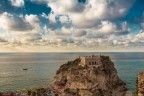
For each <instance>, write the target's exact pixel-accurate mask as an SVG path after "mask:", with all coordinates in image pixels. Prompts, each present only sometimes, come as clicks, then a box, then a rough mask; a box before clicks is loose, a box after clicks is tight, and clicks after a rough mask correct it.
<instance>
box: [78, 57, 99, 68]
mask: <svg viewBox="0 0 144 96" xmlns="http://www.w3.org/2000/svg"><path fill="white" fill-rule="evenodd" d="M80 59H81V62H80V65H81V66H83V67H84V66H88V67H98V65H101V64H102V62H101V57H100V56H82V57H80Z"/></svg>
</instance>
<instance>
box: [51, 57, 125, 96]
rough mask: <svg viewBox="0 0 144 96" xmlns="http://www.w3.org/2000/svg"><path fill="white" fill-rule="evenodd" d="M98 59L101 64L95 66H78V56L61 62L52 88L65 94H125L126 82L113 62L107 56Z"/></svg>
mask: <svg viewBox="0 0 144 96" xmlns="http://www.w3.org/2000/svg"><path fill="white" fill-rule="evenodd" d="M100 60H101V62H102V64H101V65H99V66H95V67H90V66H80V63H81V59H80V58H77V59H75V60H74V61H69V62H68V63H66V64H63V65H62V66H60V68H59V70H57V73H56V75H55V77H54V88H55V89H57V90H58V91H59V92H62V93H61V94H64V95H65V96H125V94H126V91H127V88H126V84H125V83H124V82H123V81H122V80H121V79H120V78H119V77H118V75H117V71H116V69H115V68H114V64H113V62H112V61H111V60H110V58H109V57H108V56H100ZM62 90H63V91H62Z"/></svg>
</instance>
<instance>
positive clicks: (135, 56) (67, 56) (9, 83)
mask: <svg viewBox="0 0 144 96" xmlns="http://www.w3.org/2000/svg"><path fill="white" fill-rule="evenodd" d="M87 55H107V56H110V58H111V60H112V61H113V62H114V64H115V68H116V69H117V72H118V75H119V77H120V78H121V79H122V80H123V81H124V82H126V84H127V87H128V91H129V92H134V91H135V90H136V79H137V74H138V72H141V71H144V53H142V52H139V53H138V52H72V53H52V52H50V53H0V92H5V91H16V90H22V89H27V88H33V87H38V86H41V85H45V84H51V83H52V81H53V77H54V75H55V73H56V71H57V70H58V68H59V67H60V66H61V65H62V64H64V63H66V62H68V61H71V60H74V59H76V58H78V57H79V56H87ZM24 69H26V70H24Z"/></svg>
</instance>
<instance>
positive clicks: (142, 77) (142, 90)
mask: <svg viewBox="0 0 144 96" xmlns="http://www.w3.org/2000/svg"><path fill="white" fill-rule="evenodd" d="M137 87H138V88H137V93H138V96H144V72H140V73H139V74H138V81H137Z"/></svg>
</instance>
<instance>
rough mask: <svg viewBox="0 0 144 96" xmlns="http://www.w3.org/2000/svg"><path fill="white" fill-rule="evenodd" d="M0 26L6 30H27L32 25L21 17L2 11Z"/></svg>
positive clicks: (30, 28)
mask: <svg viewBox="0 0 144 96" xmlns="http://www.w3.org/2000/svg"><path fill="white" fill-rule="evenodd" d="M0 28H2V29H4V30H7V31H25V32H26V31H28V30H32V29H33V27H32V26H31V25H30V24H29V23H28V22H26V20H25V19H24V18H23V17H20V16H16V15H12V14H9V13H7V12H4V13H2V14H0Z"/></svg>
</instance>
